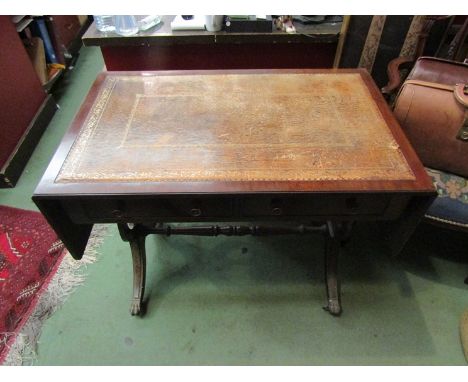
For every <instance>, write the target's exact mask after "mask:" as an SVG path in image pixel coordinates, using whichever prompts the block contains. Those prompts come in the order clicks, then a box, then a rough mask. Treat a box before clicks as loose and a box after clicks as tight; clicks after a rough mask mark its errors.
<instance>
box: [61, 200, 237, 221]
mask: <svg viewBox="0 0 468 382" xmlns="http://www.w3.org/2000/svg"><path fill="white" fill-rule="evenodd" d="M67 206H68V208H67V209H68V210H69V211H70V212H71V214H72V216H73V217H74V220H75V221H76V222H87V221H96V220H98V221H102V222H111V221H112V222H113V221H117V222H118V221H138V220H145V219H157V218H158V217H162V218H182V219H192V218H193V219H197V218H223V217H228V216H231V215H232V213H233V208H232V200H231V199H229V198H216V199H197V198H184V199H175V198H157V199H147V198H142V199H128V200H122V199H101V200H89V201H86V200H84V201H79V202H69V203H67Z"/></svg>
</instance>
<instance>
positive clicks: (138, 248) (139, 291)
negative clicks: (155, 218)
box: [119, 224, 147, 316]
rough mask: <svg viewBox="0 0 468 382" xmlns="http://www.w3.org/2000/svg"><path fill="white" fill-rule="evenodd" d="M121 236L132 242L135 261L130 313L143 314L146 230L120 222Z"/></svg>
mask: <svg viewBox="0 0 468 382" xmlns="http://www.w3.org/2000/svg"><path fill="white" fill-rule="evenodd" d="M119 231H120V236H121V237H122V239H123V240H125V241H128V242H129V243H130V249H131V251H132V261H133V298H132V302H131V305H130V314H131V315H132V316H138V315H141V314H142V309H141V308H142V303H143V296H144V294H145V279H146V249H145V238H146V234H147V233H146V232H145V230H144V229H143V228H142V227H141V226H139V225H135V227H134V228H133V229H130V228H129V227H128V226H127V225H126V224H119Z"/></svg>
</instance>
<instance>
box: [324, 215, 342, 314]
mask: <svg viewBox="0 0 468 382" xmlns="http://www.w3.org/2000/svg"><path fill="white" fill-rule="evenodd" d="M340 246H341V242H340V239H339V238H338V234H337V228H336V225H335V224H333V223H331V222H329V223H328V235H327V239H326V249H325V283H326V286H327V306H325V307H324V309H325V310H326V311H328V312H329V313H330V314H331V315H333V316H339V315H340V314H341V312H342V309H341V292H340V283H339V280H338V256H339V254H340Z"/></svg>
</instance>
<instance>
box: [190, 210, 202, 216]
mask: <svg viewBox="0 0 468 382" xmlns="http://www.w3.org/2000/svg"><path fill="white" fill-rule="evenodd" d="M201 214H202V212H201V209H200V208H192V209H191V210H190V215H192V216H201Z"/></svg>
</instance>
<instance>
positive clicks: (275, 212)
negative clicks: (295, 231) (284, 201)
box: [271, 207, 283, 216]
mask: <svg viewBox="0 0 468 382" xmlns="http://www.w3.org/2000/svg"><path fill="white" fill-rule="evenodd" d="M271 213H272V215H276V216H279V215H281V214H282V213H283V210H282V209H281V208H279V207H274V208H272V209H271Z"/></svg>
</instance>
